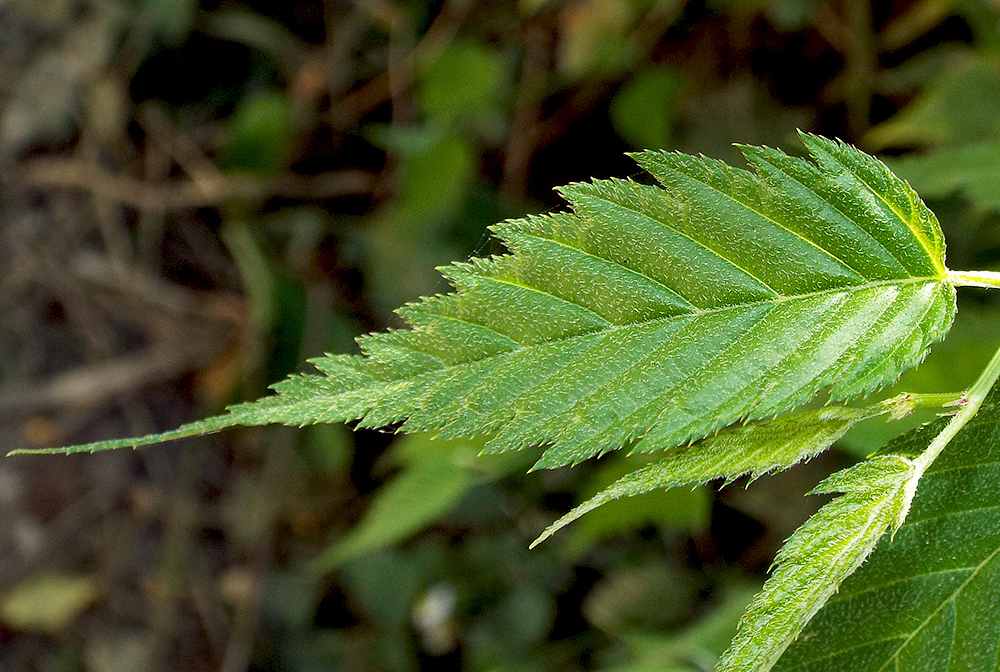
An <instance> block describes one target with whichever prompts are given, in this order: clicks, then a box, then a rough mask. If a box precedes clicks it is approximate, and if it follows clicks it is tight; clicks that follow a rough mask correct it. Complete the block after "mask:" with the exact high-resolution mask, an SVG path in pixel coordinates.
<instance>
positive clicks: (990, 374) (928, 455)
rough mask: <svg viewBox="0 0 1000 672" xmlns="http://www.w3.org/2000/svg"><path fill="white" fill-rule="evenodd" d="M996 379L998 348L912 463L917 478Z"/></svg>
mask: <svg viewBox="0 0 1000 672" xmlns="http://www.w3.org/2000/svg"><path fill="white" fill-rule="evenodd" d="M997 286H1000V281H998V285H997ZM997 378H1000V348H998V349H997V351H996V352H995V353H994V354H993V358H992V359H991V360H990V363H989V364H987V365H986V368H985V369H983V372H982V373H981V374H980V375H979V378H978V379H977V380H976V382H975V383H973V384H972V387H970V388H969V389H968V391H967V392H966V393H965V395H964V398H965V403H964V404H963V405H962V406H961V408H960V409H959V411H958V413H956V414H955V415H954V416H953V417H952V419H951V422H949V423H948V424H947V425H945V428H944V429H943V430H941V433H940V434H938V435H937V436H935V437H934V440H933V441H931V443H930V445H928V446H927V449H926V450H924V452H923V453H921V454H920V457H918V458H917V459H916V461H915V462H914V465H915V466H916V467H917V474H918V478H919V476H920V475H922V474H923V473H924V472H925V471H926V470H927V468H928V467H929V466H930V465H931V464H932V463H933V462H934V460H935V459H936V458H937V456H938V455H940V454H941V451H942V450H944V448H945V446H947V445H948V443H950V442H951V440H952V439H953V438H955V435H956V434H958V432H959V430H961V429H962V428H963V427H965V425H966V424H968V422H969V421H970V420H972V418H973V417H975V415H976V413H977V412H979V407H980V406H982V405H983V401H984V400H985V399H986V395H988V394H989V392H990V390H991V389H993V385H994V384H995V383H996V382H997Z"/></svg>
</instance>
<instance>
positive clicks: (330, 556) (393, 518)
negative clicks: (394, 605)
mask: <svg viewBox="0 0 1000 672" xmlns="http://www.w3.org/2000/svg"><path fill="white" fill-rule="evenodd" d="M480 447H481V446H474V445H470V443H469V442H467V441H461V442H458V441H456V442H446V441H434V442H433V445H431V441H430V439H429V438H428V437H427V436H426V435H415V436H408V437H405V438H404V440H403V441H402V442H400V443H397V444H395V445H394V446H393V449H394V452H395V453H396V454H399V453H401V452H404V453H410V454H412V453H414V452H417V453H418V454H419V458H417V459H415V460H412V463H411V464H409V465H407V467H406V468H405V469H404V471H403V472H402V473H400V474H399V475H398V476H396V477H395V478H393V479H392V480H391V481H390V482H389V483H388V484H387V485H385V486H383V487H382V489H381V490H380V491H379V493H378V494H377V496H376V498H375V500H374V502H373V503H372V505H371V507H370V508H369V509H368V510H367V511H366V512H365V515H364V517H363V518H362V519H361V521H360V522H359V523H358V524H357V525H356V526H355V527H354V528H353V529H352V530H351V531H350V532H349V533H348V534H347V535H346V536H344V537H343V538H342V539H340V540H339V541H338V542H337V543H336V544H334V545H333V546H331V547H330V548H329V549H327V550H326V551H325V552H324V553H323V554H322V555H320V556H319V557H318V558H317V559H316V560H315V561H314V562H313V569H314V570H315V571H328V570H330V569H333V568H334V567H337V566H339V565H341V564H342V563H344V562H346V561H348V560H353V559H354V558H357V557H360V556H362V555H367V554H369V553H372V552H374V551H378V550H382V549H384V548H388V547H389V546H392V545H394V544H396V543H398V542H400V541H402V540H404V539H406V538H408V537H410V536H412V535H413V534H416V533H417V532H419V531H420V530H422V529H423V528H425V527H426V526H428V525H429V524H431V523H432V522H433V521H435V520H437V519H438V518H440V517H441V515H442V514H444V513H446V512H447V511H448V510H449V509H451V508H452V507H453V506H454V505H455V503H456V502H458V500H459V499H460V498H461V497H462V495H464V494H465V493H466V492H467V491H468V490H469V489H470V488H471V487H472V486H474V485H475V484H476V483H477V482H478V481H480V480H481V479H482V477H483V476H484V474H483V473H481V472H479V473H477V472H475V471H473V470H472V469H470V468H469V466H468V465H469V461H470V459H469V458H472V457H475V455H476V453H477V452H478V449H479V448H480Z"/></svg>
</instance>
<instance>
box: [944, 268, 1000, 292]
mask: <svg viewBox="0 0 1000 672" xmlns="http://www.w3.org/2000/svg"><path fill="white" fill-rule="evenodd" d="M948 282H950V283H951V284H953V285H955V286H956V287H985V288H987V289H990V288H1000V273H997V272H994V271H948Z"/></svg>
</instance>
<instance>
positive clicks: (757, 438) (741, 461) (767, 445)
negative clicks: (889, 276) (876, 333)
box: [532, 404, 889, 546]
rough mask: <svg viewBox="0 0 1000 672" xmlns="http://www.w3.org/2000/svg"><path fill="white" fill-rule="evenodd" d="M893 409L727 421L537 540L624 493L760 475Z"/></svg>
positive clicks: (569, 515) (835, 409) (630, 477)
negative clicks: (733, 423)
mask: <svg viewBox="0 0 1000 672" xmlns="http://www.w3.org/2000/svg"><path fill="white" fill-rule="evenodd" d="M888 411H889V408H888V407H887V406H884V405H881V404H879V405H874V406H870V407H868V408H849V407H844V406H831V407H827V408H820V409H816V410H811V411H804V412H801V413H795V414H792V415H789V416H782V417H779V418H775V419H773V420H766V421H760V422H755V423H751V424H748V425H740V426H733V427H727V428H726V429H724V430H722V431H721V432H719V433H718V434H717V435H715V436H712V437H710V438H708V439H705V440H704V441H701V442H699V443H696V444H694V445H692V446H687V447H685V448H679V449H677V450H673V451H670V452H669V453H668V454H667V455H666V457H664V458H663V459H662V460H659V461H657V462H654V463H652V464H649V465H647V466H645V467H643V468H642V469H639V470H637V471H634V472H632V473H631V474H628V475H626V476H624V477H622V478H621V479H619V480H618V481H616V482H615V483H613V484H612V485H611V486H610V487H608V488H607V489H605V490H603V491H601V492H600V493H598V494H597V495H595V496H594V497H592V498H591V499H589V500H587V501H586V502H584V503H583V504H581V505H580V506H578V507H576V508H575V509H573V510H572V511H570V512H569V513H567V514H566V515H565V516H563V517H562V518H560V519H559V520H557V521H556V522H554V523H553V524H552V525H551V526H549V528H548V529H546V530H545V532H543V533H542V535H541V536H539V537H538V539H536V540H535V541H534V543H533V544H532V545H533V546H535V545H538V544H540V543H541V542H543V541H545V540H546V539H548V538H549V537H550V536H552V535H553V534H555V533H556V532H557V531H559V530H560V529H562V528H563V527H565V526H567V525H569V524H570V523H572V522H573V521H574V520H576V519H577V518H579V517H580V516H582V515H583V514H585V513H588V512H590V511H593V510H594V509H596V508H597V507H599V506H602V505H603V504H607V503H608V502H610V501H613V500H616V499H620V498H622V497H634V496H636V495H641V494H644V493H647V492H652V491H653V490H659V489H663V488H674V487H677V486H681V485H697V484H699V483H707V482H708V481H711V480H715V479H720V478H721V479H725V480H726V481H729V482H731V481H733V480H735V479H737V478H739V477H740V476H744V475H750V477H751V478H758V477H759V476H761V475H763V474H766V473H767V472H769V471H774V470H778V469H786V468H788V467H790V466H792V465H793V464H796V463H797V462H801V461H803V460H808V459H809V458H811V457H813V456H815V455H816V454H818V453H820V452H822V451H824V450H826V449H827V448H829V447H830V446H831V445H833V443H834V442H835V441H836V440H837V439H839V438H840V437H842V436H843V435H844V434H845V433H846V432H847V430H849V429H850V428H851V427H853V426H854V425H855V424H856V423H858V422H860V421H861V420H866V419H868V418H871V417H875V416H877V415H881V414H882V413H886V412H888Z"/></svg>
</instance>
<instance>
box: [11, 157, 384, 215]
mask: <svg viewBox="0 0 1000 672" xmlns="http://www.w3.org/2000/svg"><path fill="white" fill-rule="evenodd" d="M0 179H2V181H3V182H5V183H7V184H10V185H15V186H21V187H34V188H38V187H42V188H62V189H79V190H83V191H86V192H89V193H91V194H93V195H95V196H98V197H100V198H105V199H108V200H111V201H116V202H118V203H121V204H123V205H127V206H130V207H133V208H136V209H137V210H180V209H190V208H204V207H209V206H214V205H219V204H221V203H223V202H225V201H228V200H260V199H265V198H271V197H283V198H298V199H328V198H341V197H345V196H365V195H368V194H370V193H371V190H372V185H373V181H374V177H373V176H372V174H371V173H368V172H366V171H363V170H338V171H330V172H327V173H321V174H319V175H313V176H305V175H290V174H289V175H282V176H279V177H275V178H256V177H251V176H249V175H239V176H237V175H226V176H220V177H219V179H218V180H211V181H202V182H196V181H194V180H185V181H176V182H164V183H152V182H143V181H142V180H139V179H136V178H134V177H130V176H126V175H115V174H113V173H110V172H108V171H106V170H104V169H103V168H101V167H99V166H96V165H94V164H93V163H90V162H87V161H81V160H79V159H37V160H35V161H31V162H29V163H26V164H24V165H23V166H22V167H21V169H20V170H19V171H18V172H17V173H7V174H5V175H3V176H2V178H0Z"/></svg>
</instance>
